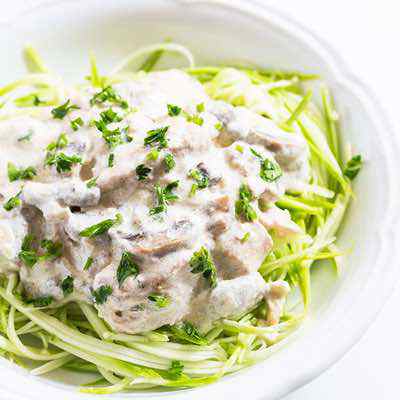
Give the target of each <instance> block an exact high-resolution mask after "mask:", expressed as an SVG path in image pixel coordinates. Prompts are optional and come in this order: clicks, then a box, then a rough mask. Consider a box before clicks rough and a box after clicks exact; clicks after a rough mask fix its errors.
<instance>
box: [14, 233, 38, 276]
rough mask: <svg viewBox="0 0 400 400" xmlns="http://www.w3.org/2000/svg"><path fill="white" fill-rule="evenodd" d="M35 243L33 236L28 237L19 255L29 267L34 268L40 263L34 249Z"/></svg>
mask: <svg viewBox="0 0 400 400" xmlns="http://www.w3.org/2000/svg"><path fill="white" fill-rule="evenodd" d="M33 241H34V237H33V235H26V236H25V237H24V240H23V241H22V246H21V250H20V252H19V253H18V258H19V259H20V260H21V261H22V262H23V263H24V264H25V265H26V266H27V267H30V268H32V267H33V266H34V265H35V264H36V263H37V261H38V256H37V255H36V252H35V251H34V250H33V249H32V243H33Z"/></svg>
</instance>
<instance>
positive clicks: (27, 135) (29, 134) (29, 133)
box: [17, 130, 33, 142]
mask: <svg viewBox="0 0 400 400" xmlns="http://www.w3.org/2000/svg"><path fill="white" fill-rule="evenodd" d="M32 136H33V131H32V130H29V131H28V133H27V134H26V135H24V136H21V137H20V138H18V139H17V141H18V142H24V141H27V142H29V141H30V140H31V139H32Z"/></svg>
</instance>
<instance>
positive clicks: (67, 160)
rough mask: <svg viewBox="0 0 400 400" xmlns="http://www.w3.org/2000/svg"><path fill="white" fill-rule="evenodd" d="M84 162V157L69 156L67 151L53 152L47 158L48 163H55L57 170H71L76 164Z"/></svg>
mask: <svg viewBox="0 0 400 400" xmlns="http://www.w3.org/2000/svg"><path fill="white" fill-rule="evenodd" d="M80 163H82V158H81V157H79V156H77V155H75V154H74V155H72V156H67V155H66V154H65V153H58V154H53V155H51V156H50V157H48V158H47V160H46V165H55V166H56V170H57V172H59V173H61V172H69V171H71V169H72V166H73V165H74V164H80Z"/></svg>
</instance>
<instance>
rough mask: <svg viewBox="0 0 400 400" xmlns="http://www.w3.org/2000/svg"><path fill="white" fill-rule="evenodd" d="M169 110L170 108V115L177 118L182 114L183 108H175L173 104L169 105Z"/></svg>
mask: <svg viewBox="0 0 400 400" xmlns="http://www.w3.org/2000/svg"><path fill="white" fill-rule="evenodd" d="M167 108H168V115H169V116H170V117H176V116H178V115H179V114H180V113H181V111H182V108H180V107H178V106H175V105H173V104H167Z"/></svg>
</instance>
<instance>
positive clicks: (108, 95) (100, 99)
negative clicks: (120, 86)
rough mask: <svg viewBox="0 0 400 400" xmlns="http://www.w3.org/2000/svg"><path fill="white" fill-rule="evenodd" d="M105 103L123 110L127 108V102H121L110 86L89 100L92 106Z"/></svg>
mask: <svg viewBox="0 0 400 400" xmlns="http://www.w3.org/2000/svg"><path fill="white" fill-rule="evenodd" d="M107 101H108V102H109V103H113V104H116V105H118V106H120V107H121V108H123V109H127V108H128V107H129V105H128V102H127V101H126V100H123V99H122V98H121V96H120V95H118V94H117V93H116V92H115V90H114V89H113V88H112V87H111V86H107V87H106V88H104V89H103V90H102V91H101V92H99V93H96V94H95V95H94V96H93V97H92V99H91V100H90V104H91V105H92V106H93V105H95V104H102V103H105V102H107Z"/></svg>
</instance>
